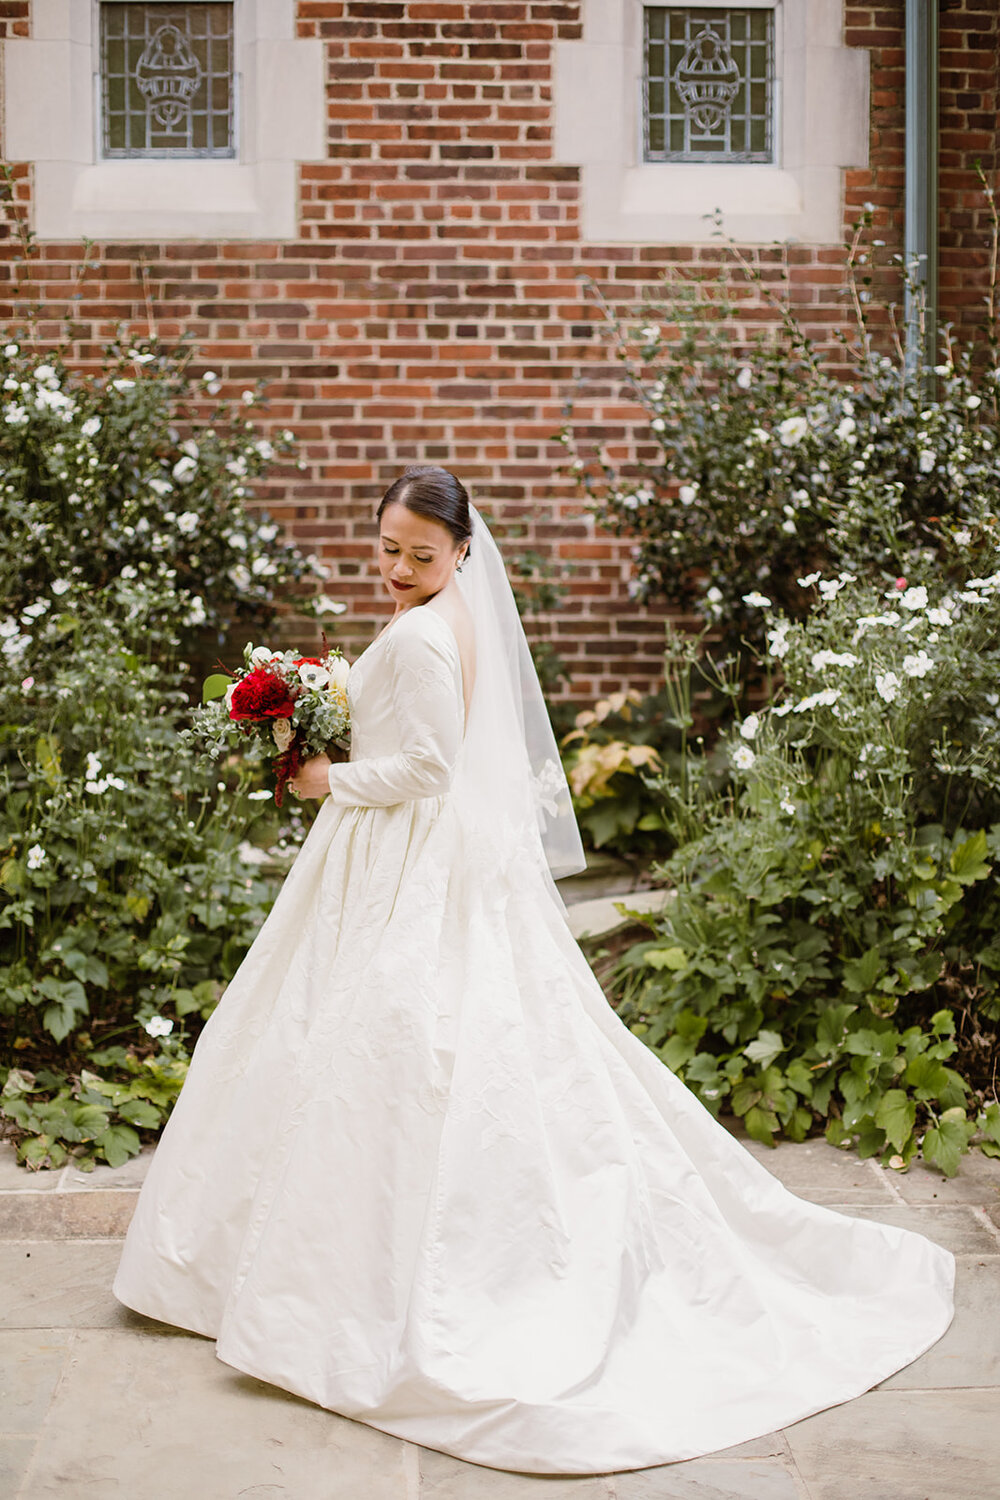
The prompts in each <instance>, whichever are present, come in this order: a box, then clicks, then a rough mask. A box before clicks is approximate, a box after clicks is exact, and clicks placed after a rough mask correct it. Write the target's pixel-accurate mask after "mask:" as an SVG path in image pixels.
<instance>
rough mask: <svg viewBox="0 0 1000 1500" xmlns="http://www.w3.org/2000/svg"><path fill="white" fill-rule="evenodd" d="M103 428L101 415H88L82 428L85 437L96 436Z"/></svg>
mask: <svg viewBox="0 0 1000 1500" xmlns="http://www.w3.org/2000/svg"><path fill="white" fill-rule="evenodd" d="M100 430H101V419H100V417H88V418H87V420H86V422H84V423H83V425H82V426H81V428H80V431H81V432H82V433H83V435H84V437H96V436H97V434H98V433H99V432H100Z"/></svg>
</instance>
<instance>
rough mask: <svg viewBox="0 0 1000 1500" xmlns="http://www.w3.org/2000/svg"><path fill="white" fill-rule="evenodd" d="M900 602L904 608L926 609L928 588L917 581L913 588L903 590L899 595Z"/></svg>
mask: <svg viewBox="0 0 1000 1500" xmlns="http://www.w3.org/2000/svg"><path fill="white" fill-rule="evenodd" d="M899 602H900V604H901V605H902V606H903V608H904V609H911V610H912V609H926V608H927V590H926V589H925V588H924V586H923V584H922V583H915V584H913V585H912V587H911V588H908V589H904V590H903V592H902V593H901V594H900V596H899Z"/></svg>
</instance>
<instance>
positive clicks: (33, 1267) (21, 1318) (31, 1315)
mask: <svg viewBox="0 0 1000 1500" xmlns="http://www.w3.org/2000/svg"><path fill="white" fill-rule="evenodd" d="M121 1253H122V1248H121V1241H120V1240H63V1241H58V1240H55V1241H45V1240H29V1241H25V1240H20V1241H17V1240H13V1241H8V1242H7V1243H6V1244H2V1245H0V1328H114V1327H117V1326H118V1325H119V1324H120V1323H121V1322H122V1320H123V1319H124V1317H125V1316H126V1313H125V1309H124V1308H123V1307H122V1305H121V1303H120V1302H118V1301H117V1300H116V1299H115V1298H114V1297H113V1296H112V1294H111V1283H112V1281H113V1279H114V1274H115V1271H116V1270H117V1267H118V1261H119V1259H120V1258H121Z"/></svg>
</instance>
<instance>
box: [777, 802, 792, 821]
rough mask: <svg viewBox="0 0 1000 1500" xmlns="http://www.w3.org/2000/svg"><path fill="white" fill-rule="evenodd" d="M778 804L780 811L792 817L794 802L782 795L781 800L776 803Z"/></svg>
mask: <svg viewBox="0 0 1000 1500" xmlns="http://www.w3.org/2000/svg"><path fill="white" fill-rule="evenodd" d="M778 806H779V807H780V808H781V811H782V812H783V813H787V814H788V816H789V817H790V818H791V817H794V815H795V803H794V802H792V801H790V799H789V798H788V797H782V799H781V801H780V802H779V803H778Z"/></svg>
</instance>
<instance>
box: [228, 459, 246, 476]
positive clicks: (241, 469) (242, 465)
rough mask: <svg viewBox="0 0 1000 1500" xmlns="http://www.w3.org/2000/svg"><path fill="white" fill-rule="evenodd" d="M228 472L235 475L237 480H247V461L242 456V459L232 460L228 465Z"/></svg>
mask: <svg viewBox="0 0 1000 1500" xmlns="http://www.w3.org/2000/svg"><path fill="white" fill-rule="evenodd" d="M226 472H227V473H228V474H233V475H234V476H235V477H236V478H237V479H243V478H245V477H246V472H247V461H246V459H245V458H243V457H242V456H241V457H240V458H231V459H230V460H229V462H228V463H227V464H226Z"/></svg>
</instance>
